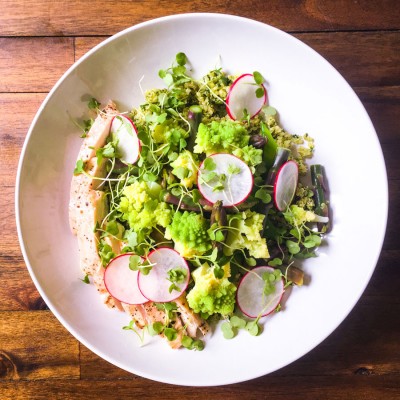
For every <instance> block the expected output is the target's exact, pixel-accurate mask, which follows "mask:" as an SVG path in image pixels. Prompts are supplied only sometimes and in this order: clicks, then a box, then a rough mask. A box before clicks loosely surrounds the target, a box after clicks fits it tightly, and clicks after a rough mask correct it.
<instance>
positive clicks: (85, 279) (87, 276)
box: [81, 274, 90, 285]
mask: <svg viewBox="0 0 400 400" xmlns="http://www.w3.org/2000/svg"><path fill="white" fill-rule="evenodd" d="M81 281H82V282H83V283H86V284H87V285H88V284H89V283H90V281H89V275H88V274H86V275H85V277H84V278H83V279H81Z"/></svg>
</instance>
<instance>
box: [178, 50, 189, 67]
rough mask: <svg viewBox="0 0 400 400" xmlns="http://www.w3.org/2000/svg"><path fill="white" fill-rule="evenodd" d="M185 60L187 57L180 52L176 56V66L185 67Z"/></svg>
mask: <svg viewBox="0 0 400 400" xmlns="http://www.w3.org/2000/svg"><path fill="white" fill-rule="evenodd" d="M186 60H187V57H186V54H185V53H182V52H181V53H178V54H177V55H176V62H177V63H178V65H181V66H183V65H185V64H186Z"/></svg>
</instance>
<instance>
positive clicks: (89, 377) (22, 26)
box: [0, 0, 400, 400]
mask: <svg viewBox="0 0 400 400" xmlns="http://www.w3.org/2000/svg"><path fill="white" fill-rule="evenodd" d="M194 11H196V12H201V11H203V12H221V13H231V14H236V15H241V16H245V17H250V18H253V19H257V20H259V21H263V22H265V23H268V24H271V25H274V26H276V27H278V28H280V29H282V30H285V31H287V32H289V33H291V34H293V35H294V36H296V37H297V38H299V39H300V40H302V41H304V42H305V43H307V44H308V45H310V46H311V47H312V48H314V49H315V50H317V51H318V52H320V53H321V54H322V55H323V56H324V57H326V58H327V59H328V60H329V61H330V62H331V63H332V64H333V65H334V66H335V67H336V68H337V69H338V70H339V71H340V72H341V73H342V74H343V76H344V77H345V78H346V79H347V80H348V82H349V83H350V85H351V86H352V87H353V88H354V89H355V91H356V92H357V94H358V95H359V97H360V98H361V100H362V102H363V104H364V105H365V107H366V109H367V111H368V112H369V114H370V116H371V118H372V121H373V123H374V125H375V127H376V130H377V132H378V135H379V139H380V141H381V145H382V148H383V152H384V155H385V159H386V164H387V169H388V176H389V188H390V203H391V206H390V212H389V222H388V229H387V235H386V240H385V243H384V246H383V251H382V254H381V257H380V260H379V262H378V266H377V269H376V272H375V274H374V276H373V278H372V280H371V282H370V284H369V286H368V288H367V290H366V292H365V293H364V295H363V297H362V299H361V300H360V301H359V303H358V304H357V306H356V307H355V308H354V310H353V311H352V312H351V314H350V315H349V317H348V318H347V319H346V320H345V321H344V322H343V324H342V325H341V326H340V327H339V328H338V329H337V330H336V331H335V332H334V333H333V334H332V335H331V336H330V337H329V338H328V339H326V340H325V341H324V342H323V343H322V344H321V345H320V346H318V347H317V348H316V349H314V350H313V351H311V352H310V353H309V354H307V355H306V356H304V357H303V358H301V359H300V360H298V361H296V362H295V363H293V364H292V365H289V366H287V367H286V368H283V369H281V370H279V371H277V372H275V373H273V374H271V375H268V376H265V377H262V378H259V379H256V380H253V381H250V382H246V383H241V384H236V385H232V386H226V387H217V388H196V389H193V388H189V387H175V386H170V385H166V384H160V383H156V382H151V381H149V380H146V379H143V378H141V377H138V376H134V375H131V374H129V373H127V372H125V371H122V370H120V369H118V368H117V367H114V366H113V365H110V364H108V363H107V362H105V361H103V360H102V359H100V358H99V357H97V356H96V355H94V354H93V353H92V352H90V351H89V350H87V349H86V348H85V347H84V346H83V345H82V344H80V343H79V342H78V341H76V340H75V339H74V338H73V337H72V336H71V335H70V334H69V333H68V332H67V331H66V330H65V329H64V328H63V326H62V325H61V324H60V323H59V322H58V321H57V320H56V318H55V317H54V316H53V314H52V313H51V312H50V311H49V310H48V309H47V307H46V305H45V303H44V302H43V300H42V299H41V297H40V296H39V294H38V292H37V291H36V289H35V287H34V284H33V283H32V281H31V279H30V276H29V274H28V271H27V269H26V268H25V264H24V261H23V258H22V256H21V252H20V248H19V244H18V239H17V234H16V227H15V222H14V183H15V176H16V169H17V162H18V158H19V153H20V150H21V147H22V144H23V141H24V139H25V136H26V133H27V130H28V127H29V124H30V122H31V120H32V118H33V116H34V114H35V113H36V111H37V109H38V107H39V105H40V103H41V102H42V101H43V99H44V98H45V96H46V93H47V92H48V91H49V90H50V89H51V87H52V86H53V85H54V83H55V82H56V81H57V80H58V78H59V77H60V76H61V74H62V73H63V72H64V71H65V70H66V69H67V68H68V67H69V66H70V65H71V64H72V63H73V62H74V61H76V60H78V59H79V57H81V56H82V55H83V54H84V53H85V52H86V51H87V50H89V49H90V48H91V47H92V46H94V45H95V44H97V43H98V42H100V41H102V40H103V39H105V38H106V37H108V36H109V35H112V34H114V33H116V32H118V31H120V30H122V29H124V28H127V27H129V26H131V25H133V24H136V23H139V22H142V21H146V20H148V19H151V18H155V17H160V16H163V15H168V14H174V13H183V12H194ZM399 11H400V2H399V1H398V0H380V1H370V0H359V1H350V0H348V1H346V0H337V1H334V0H332V1H328V0H326V1H323V0H303V1H300V0H299V1H296V0H270V1H263V0H232V1H225V0H213V1H209V0H192V1H191V2H185V1H179V0H170V1H164V0H161V1H155V0H143V1H127V0H125V1H106V0H102V1H97V0H92V1H79V0H70V1H66V2H61V1H49V0H37V1H32V0H0V115H1V118H2V122H1V124H0V182H1V188H0V191H1V194H0V209H1V219H0V224H1V239H0V399H1V400H5V399H58V398H60V399H61V398H62V399H89V398H107V399H110V398H112V399H114V398H115V399H121V398H128V397H129V398H133V399H135V398H142V397H143V398H146V399H147V398H158V399H175V398H176V399H178V398H195V399H203V398H209V399H211V398H212V399H222V398H224V399H226V400H228V399H239V398H240V399H261V398H268V399H291V400H295V399H322V398H324V399H388V400H392V399H400V321H399V318H400V295H399V293H400V261H399V259H400V235H399V233H398V227H399V225H400V207H399V205H400V162H399V161H398V160H399V154H398V153H399V151H400V130H399V127H400V126H399V115H400V12H399ZM355 151H358V150H356V149H355ZM365 189H366V192H367V195H368V196H370V195H373V192H374V182H371V185H370V187H368V188H365ZM362 195H363V194H360V196H362ZM371 212H373V210H371ZM355 218H368V215H357V206H356V204H355ZM355 234H356V232H355ZM371 235H372V236H373V235H374V232H371ZM360 251H362V249H360ZM294 339H295V337H294ZM182 367H183V368H184V366H182Z"/></svg>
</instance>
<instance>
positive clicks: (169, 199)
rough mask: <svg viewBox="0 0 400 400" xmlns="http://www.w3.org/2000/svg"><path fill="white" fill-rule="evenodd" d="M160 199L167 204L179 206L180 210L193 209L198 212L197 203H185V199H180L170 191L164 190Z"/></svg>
mask: <svg viewBox="0 0 400 400" xmlns="http://www.w3.org/2000/svg"><path fill="white" fill-rule="evenodd" d="M162 200H163V201H165V202H166V203H169V204H174V205H175V206H179V209H180V210H187V211H195V212H200V211H201V210H200V207H199V206H197V205H192V204H187V203H185V199H182V201H181V199H180V198H179V197H177V196H174V195H173V194H172V193H169V192H165V193H164V195H163V196H162Z"/></svg>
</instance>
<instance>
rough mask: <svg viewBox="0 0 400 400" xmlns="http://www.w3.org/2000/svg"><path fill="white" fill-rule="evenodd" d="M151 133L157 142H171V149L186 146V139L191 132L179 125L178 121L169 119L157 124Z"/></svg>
mask: <svg viewBox="0 0 400 400" xmlns="http://www.w3.org/2000/svg"><path fill="white" fill-rule="evenodd" d="M151 135H152V137H153V139H154V141H155V143H157V144H169V145H170V146H171V149H173V150H176V149H179V148H182V147H185V146H186V141H185V139H186V138H187V137H188V136H189V133H188V131H186V130H185V129H183V128H181V127H180V126H178V124H177V123H174V122H172V121H171V120H167V121H165V122H163V123H161V124H157V125H156V126H155V127H154V130H153V131H152V133H151Z"/></svg>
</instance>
